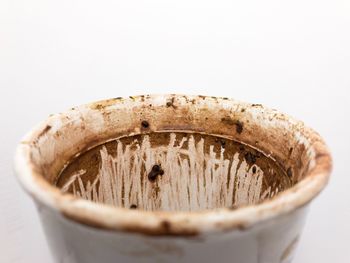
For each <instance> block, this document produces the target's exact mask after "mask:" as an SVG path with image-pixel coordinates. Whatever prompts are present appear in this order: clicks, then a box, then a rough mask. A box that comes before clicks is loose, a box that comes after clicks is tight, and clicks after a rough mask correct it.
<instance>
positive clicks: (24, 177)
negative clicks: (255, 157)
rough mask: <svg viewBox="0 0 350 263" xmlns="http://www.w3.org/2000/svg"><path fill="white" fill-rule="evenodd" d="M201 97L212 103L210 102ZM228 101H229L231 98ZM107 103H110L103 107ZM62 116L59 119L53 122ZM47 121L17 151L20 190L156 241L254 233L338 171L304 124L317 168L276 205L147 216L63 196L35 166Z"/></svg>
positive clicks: (86, 220)
mask: <svg viewBox="0 0 350 263" xmlns="http://www.w3.org/2000/svg"><path fill="white" fill-rule="evenodd" d="M147 96H148V97H149V98H150V99H157V98H159V97H164V96H166V97H168V96H172V97H180V96H185V95H180V94H177V95H175V94H171V95H147ZM137 97H139V96H137ZM137 97H134V98H137ZM196 97H200V98H202V99H203V98H204V99H207V98H212V97H209V96H196ZM224 99H225V100H227V98H224ZM105 101H108V100H102V101H99V102H105ZM228 101H231V102H235V103H237V102H238V103H240V101H237V100H234V99H228ZM93 103H96V102H93ZM242 103H244V102H242ZM91 104H92V103H89V104H84V105H82V106H81V107H89V105H91ZM261 107H262V108H263V109H265V110H271V109H270V108H267V107H265V106H261ZM274 111H275V110H274ZM61 114H62V113H61ZM281 114H282V113H281ZM282 115H283V116H285V118H286V119H287V120H290V121H296V120H295V119H294V118H292V117H290V116H288V115H285V114H282ZM57 116H58V114H57V115H53V116H51V117H50V118H55V117H57ZM46 121H47V120H46ZM46 121H44V122H43V123H41V124H40V125H38V126H36V127H35V128H34V129H32V130H31V131H30V132H29V133H27V135H25V136H24V138H23V139H22V140H21V142H20V143H19V144H18V146H17V149H16V153H15V160H14V169H15V172H16V175H17V178H18V180H19V182H20V184H21V185H22V187H23V188H24V189H25V190H26V191H27V192H28V193H29V194H30V195H31V196H32V198H33V199H34V200H35V201H37V205H38V206H41V205H44V206H47V207H49V208H50V209H52V210H55V211H58V212H59V213H60V214H61V215H62V216H64V217H66V218H68V219H70V220H73V221H75V222H77V223H80V224H83V225H86V226H90V227H94V228H98V229H103V230H114V231H125V232H134V233H141V234H146V235H156V236H158V235H162V236H196V235H199V234H204V233H218V232H222V231H228V230H244V229H248V228H250V227H252V226H254V225H256V224H258V223H261V222H263V221H266V220H269V219H272V218H275V217H278V216H281V215H286V214H288V213H291V212H292V211H294V210H297V209H298V208H300V207H303V206H305V205H307V204H308V203H309V202H310V201H311V200H312V199H313V198H315V197H316V196H317V195H318V193H319V192H320V191H321V190H322V189H323V188H324V187H325V186H326V184H327V182H328V180H329V176H330V173H331V170H332V158H331V154H330V152H329V150H328V147H327V146H326V144H325V143H324V141H323V140H322V138H321V137H320V136H319V135H318V133H317V132H315V131H314V130H312V129H311V128H308V127H306V126H305V125H304V124H302V125H303V133H304V134H303V135H304V136H305V138H306V139H307V140H308V141H309V142H310V144H311V147H313V149H314V152H315V155H314V157H313V160H312V161H313V162H314V164H315V165H314V166H313V168H312V169H311V170H309V171H308V172H307V174H306V176H305V178H303V179H302V180H301V181H299V182H298V183H296V184H295V185H294V186H292V187H291V188H289V189H287V190H285V191H283V192H281V193H279V194H278V195H276V196H275V197H273V198H271V199H268V200H265V201H263V202H261V203H259V204H253V205H248V206H245V207H241V208H239V209H236V210H230V209H228V208H220V209H215V210H205V211H198V212H181V211H179V212H175V211H172V212H171V211H143V210H130V209H126V208H119V207H112V206H108V205H103V204H96V203H93V202H90V201H87V200H83V199H79V198H76V197H74V196H73V195H71V194H62V193H61V191H60V190H59V189H58V188H56V187H55V186H53V185H51V184H50V183H49V182H47V181H46V180H45V179H44V176H43V174H41V172H40V171H38V169H36V167H35V165H34V164H33V162H32V161H31V151H30V149H31V148H30V146H29V144H28V142H30V141H32V140H33V139H34V138H35V136H36V135H37V134H38V130H40V129H42V127H45V126H46Z"/></svg>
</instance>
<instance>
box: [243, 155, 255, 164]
mask: <svg viewBox="0 0 350 263" xmlns="http://www.w3.org/2000/svg"><path fill="white" fill-rule="evenodd" d="M244 159H245V160H246V161H247V163H248V164H255V163H256V156H255V155H254V154H252V153H251V152H247V153H246V154H245V155H244Z"/></svg>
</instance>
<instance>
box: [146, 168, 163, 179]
mask: <svg viewBox="0 0 350 263" xmlns="http://www.w3.org/2000/svg"><path fill="white" fill-rule="evenodd" d="M163 174H164V170H163V169H162V168H161V166H160V165H158V164H155V165H153V167H152V170H151V171H150V172H149V174H148V180H150V181H151V182H154V181H155V180H156V179H157V178H158V176H159V175H160V176H162V175H163Z"/></svg>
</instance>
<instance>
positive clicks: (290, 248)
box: [280, 235, 299, 263]
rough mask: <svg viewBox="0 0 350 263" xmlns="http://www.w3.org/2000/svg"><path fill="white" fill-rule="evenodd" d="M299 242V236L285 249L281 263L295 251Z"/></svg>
mask: <svg viewBox="0 0 350 263" xmlns="http://www.w3.org/2000/svg"><path fill="white" fill-rule="evenodd" d="M298 242H299V235H298V236H296V237H295V238H294V239H293V240H292V242H290V244H289V245H288V246H287V247H286V248H285V249H284V251H283V253H282V255H281V257H280V262H281V263H283V262H284V260H286V259H287V258H288V257H289V256H290V255H291V254H292V253H293V251H294V250H295V248H296V246H297V244H298Z"/></svg>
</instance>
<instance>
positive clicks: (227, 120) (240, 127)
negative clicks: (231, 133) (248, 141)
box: [221, 116, 244, 134]
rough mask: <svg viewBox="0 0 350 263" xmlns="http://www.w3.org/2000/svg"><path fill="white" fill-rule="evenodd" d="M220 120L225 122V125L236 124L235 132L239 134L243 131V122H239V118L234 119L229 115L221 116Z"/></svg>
mask: <svg viewBox="0 0 350 263" xmlns="http://www.w3.org/2000/svg"><path fill="white" fill-rule="evenodd" d="M221 121H222V122H223V123H225V124H226V125H231V126H233V125H235V126H236V132H237V133H238V134H241V133H242V132H243V126H244V124H243V122H241V121H239V120H234V119H232V118H231V117H229V116H226V117H223V118H221Z"/></svg>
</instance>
